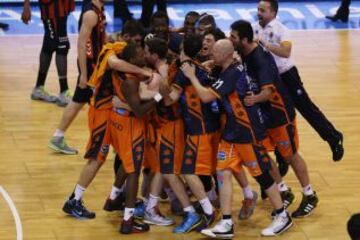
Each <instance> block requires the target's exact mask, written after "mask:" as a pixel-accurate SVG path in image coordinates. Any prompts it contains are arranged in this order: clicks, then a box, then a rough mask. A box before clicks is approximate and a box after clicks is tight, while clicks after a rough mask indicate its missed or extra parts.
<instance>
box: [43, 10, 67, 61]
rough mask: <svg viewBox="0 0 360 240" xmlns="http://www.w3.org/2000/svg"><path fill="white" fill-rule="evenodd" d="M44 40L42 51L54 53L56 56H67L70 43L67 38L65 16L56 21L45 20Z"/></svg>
mask: <svg viewBox="0 0 360 240" xmlns="http://www.w3.org/2000/svg"><path fill="white" fill-rule="evenodd" d="M43 24H44V31H45V35H44V40H43V46H42V51H43V52H46V53H49V54H52V53H53V52H55V51H56V53H58V54H63V55H67V53H68V52H69V49H70V42H69V38H68V36H67V16H65V17H62V18H58V19H56V20H52V19H45V20H43Z"/></svg>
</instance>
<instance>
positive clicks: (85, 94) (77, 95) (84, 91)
mask: <svg viewBox="0 0 360 240" xmlns="http://www.w3.org/2000/svg"><path fill="white" fill-rule="evenodd" d="M86 66H87V78H88V81H89V79H90V77H91V75H92V73H93V70H94V67H93V64H92V63H91V62H90V61H89V60H88V61H87V63H86ZM78 70H79V73H80V67H79V63H78ZM79 81H80V74H79V76H78V79H77V83H76V88H75V92H74V96H73V99H72V100H73V102H76V103H88V102H89V101H90V98H91V97H92V95H93V90H92V88H90V87H89V86H87V87H86V88H80V87H79Z"/></svg>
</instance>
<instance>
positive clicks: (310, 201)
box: [291, 192, 319, 218]
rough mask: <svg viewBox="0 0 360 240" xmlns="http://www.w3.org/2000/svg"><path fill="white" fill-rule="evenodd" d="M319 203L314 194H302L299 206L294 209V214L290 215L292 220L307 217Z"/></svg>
mask: <svg viewBox="0 0 360 240" xmlns="http://www.w3.org/2000/svg"><path fill="white" fill-rule="evenodd" d="M318 202H319V198H318V197H317V195H316V193H315V192H314V194H313V195H311V196H305V195H304V194H303V197H302V200H301V203H300V206H299V207H298V209H296V211H295V212H293V213H292V214H291V216H292V217H293V218H300V217H307V216H309V215H310V214H311V213H312V212H313V211H314V209H315V208H316V206H317V204H318Z"/></svg>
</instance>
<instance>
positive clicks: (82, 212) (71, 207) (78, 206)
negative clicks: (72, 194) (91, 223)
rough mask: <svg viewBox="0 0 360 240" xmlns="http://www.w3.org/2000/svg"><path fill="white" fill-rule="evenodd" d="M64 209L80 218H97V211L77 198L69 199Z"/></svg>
mask: <svg viewBox="0 0 360 240" xmlns="http://www.w3.org/2000/svg"><path fill="white" fill-rule="evenodd" d="M63 211H64V212H65V213H67V214H69V215H71V216H73V217H76V218H79V219H92V218H95V213H94V212H90V211H89V210H87V209H86V208H85V206H84V205H83V202H82V201H81V200H76V199H75V198H73V199H69V200H67V201H66V202H65V204H64V206H63Z"/></svg>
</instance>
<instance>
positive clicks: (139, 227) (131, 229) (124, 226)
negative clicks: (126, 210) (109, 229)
mask: <svg viewBox="0 0 360 240" xmlns="http://www.w3.org/2000/svg"><path fill="white" fill-rule="evenodd" d="M149 230H150V226H149V225H148V224H146V223H144V222H142V221H141V220H139V219H136V218H134V217H131V218H130V219H129V220H127V221H125V220H123V221H122V223H121V226H120V230H119V231H120V233H122V234H131V233H143V232H148V231H149Z"/></svg>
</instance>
